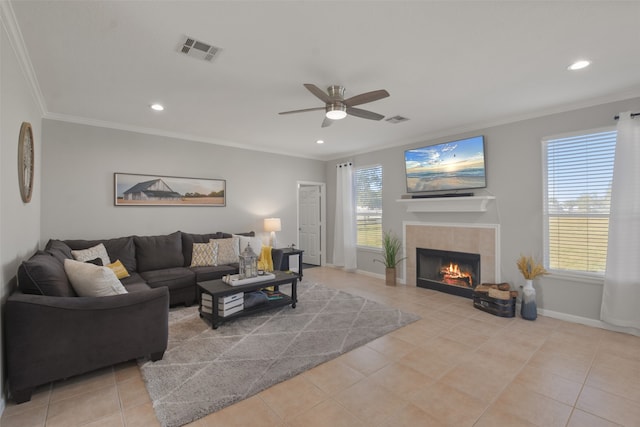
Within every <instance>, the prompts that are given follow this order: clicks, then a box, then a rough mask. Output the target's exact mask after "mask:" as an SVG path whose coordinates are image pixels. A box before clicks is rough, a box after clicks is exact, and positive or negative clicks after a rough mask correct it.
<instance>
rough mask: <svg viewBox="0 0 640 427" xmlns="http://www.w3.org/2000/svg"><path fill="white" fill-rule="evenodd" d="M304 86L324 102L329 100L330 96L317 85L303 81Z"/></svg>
mask: <svg viewBox="0 0 640 427" xmlns="http://www.w3.org/2000/svg"><path fill="white" fill-rule="evenodd" d="M304 87H306V88H307V90H308V91H309V92H311V93H312V94H314V95H315V96H316V97H318V98H320V99H321V100H322V102H324V103H325V104H326V103H327V102H331V98H330V97H329V95H328V94H327V93H326V92H325V91H323V90H322V89H320V88H319V87H318V86H316V85H314V84H311V83H305V84H304Z"/></svg>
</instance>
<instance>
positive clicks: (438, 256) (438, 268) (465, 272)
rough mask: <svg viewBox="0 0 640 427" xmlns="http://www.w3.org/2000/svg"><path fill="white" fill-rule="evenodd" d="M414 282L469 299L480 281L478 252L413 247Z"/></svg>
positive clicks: (423, 286)
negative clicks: (414, 249)
mask: <svg viewBox="0 0 640 427" xmlns="http://www.w3.org/2000/svg"><path fill="white" fill-rule="evenodd" d="M416 266H417V268H416V274H417V277H416V285H417V286H419V287H421V288H427V289H434V290H437V291H441V292H447V293H450V294H453V295H459V296H463V297H467V298H471V297H472V294H473V289H474V288H475V287H476V286H477V285H478V283H479V280H480V254H472V253H466V252H456V251H442V250H435V249H426V248H416Z"/></svg>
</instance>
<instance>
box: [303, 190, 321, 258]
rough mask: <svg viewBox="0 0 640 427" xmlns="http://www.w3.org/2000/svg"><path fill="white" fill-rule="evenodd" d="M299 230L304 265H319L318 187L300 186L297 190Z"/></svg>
mask: <svg viewBox="0 0 640 427" xmlns="http://www.w3.org/2000/svg"><path fill="white" fill-rule="evenodd" d="M298 203H299V206H298V210H299V218H300V219H299V221H300V228H299V230H298V239H299V242H300V249H302V250H303V251H304V255H303V260H304V262H305V264H313V265H321V264H320V227H321V218H320V186H318V185H309V186H306V185H305V186H300V189H299V190H298Z"/></svg>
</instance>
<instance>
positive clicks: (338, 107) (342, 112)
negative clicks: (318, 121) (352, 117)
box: [326, 102, 347, 120]
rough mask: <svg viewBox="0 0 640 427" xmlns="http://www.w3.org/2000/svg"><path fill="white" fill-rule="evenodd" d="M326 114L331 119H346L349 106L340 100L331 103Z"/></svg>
mask: <svg viewBox="0 0 640 427" xmlns="http://www.w3.org/2000/svg"><path fill="white" fill-rule="evenodd" d="M326 116H327V118H328V119H331V120H340V119H344V118H345V117H347V107H346V106H345V105H344V104H342V103H340V102H336V103H334V104H329V105H327V113H326Z"/></svg>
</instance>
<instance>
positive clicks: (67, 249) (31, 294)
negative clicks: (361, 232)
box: [4, 231, 283, 403]
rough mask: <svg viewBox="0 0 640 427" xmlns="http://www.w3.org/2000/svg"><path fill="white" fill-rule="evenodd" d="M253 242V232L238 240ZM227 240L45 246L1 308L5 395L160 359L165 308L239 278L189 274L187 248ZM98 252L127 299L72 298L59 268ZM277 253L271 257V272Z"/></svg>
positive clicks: (229, 270)
mask: <svg viewBox="0 0 640 427" xmlns="http://www.w3.org/2000/svg"><path fill="white" fill-rule="evenodd" d="M241 234H243V235H245V236H253V234H254V233H253V232H250V233H241ZM231 236H232V235H231V234H228V233H222V232H217V233H211V234H191V233H184V232H180V231H177V232H175V233H171V234H167V235H158V236H127V237H119V238H114V239H105V240H50V241H49V242H48V244H47V246H46V248H45V250H44V251H38V252H37V253H36V254H34V255H33V256H32V257H31V258H29V259H28V260H26V261H24V262H23V263H22V264H21V265H20V267H19V269H18V275H17V276H18V288H17V289H16V290H15V291H14V292H13V293H12V294H11V295H10V296H9V298H8V299H7V302H6V305H5V319H4V325H5V348H6V360H7V372H8V380H9V391H10V393H11V397H12V398H13V400H14V401H15V402H17V403H22V402H26V401H28V400H30V399H31V394H32V392H33V390H34V389H35V387H37V386H39V385H42V384H47V383H49V382H51V381H55V380H59V379H63V378H68V377H72V376H74V375H79V374H82V373H85V372H89V371H92V370H95V369H98V368H102V367H106V366H110V365H113V364H116V363H120V362H124V361H127V360H132V359H137V358H141V357H148V358H150V359H151V360H152V361H156V360H159V359H162V357H163V354H164V351H165V350H166V348H167V336H168V308H169V306H170V305H177V304H185V305H191V304H193V303H194V302H195V301H196V283H197V282H198V281H204V280H213V279H218V278H221V277H223V276H224V275H226V274H235V273H237V272H238V265H237V264H229V265H217V266H204V267H190V265H191V258H192V248H193V243H206V242H208V241H209V239H219V238H228V237H231ZM99 243H102V244H104V246H105V248H106V250H107V253H108V255H109V258H110V259H111V260H112V261H115V260H120V261H121V262H122V264H123V265H124V266H125V268H126V269H127V271H128V272H129V274H130V277H127V278H124V279H121V282H122V284H123V285H124V287H125V289H126V290H127V292H128V293H126V294H121V295H113V296H105V297H79V296H77V295H76V293H75V292H74V290H73V287H72V286H71V284H70V283H69V280H68V278H67V276H66V273H65V270H64V260H65V259H67V258H69V259H70V258H72V256H71V250H80V249H87V248H91V247H93V246H95V245H97V244H99ZM282 256H283V254H282V251H280V250H277V249H273V250H272V258H273V265H274V268H276V269H278V268H279V266H280V265H281V262H282Z"/></svg>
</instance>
